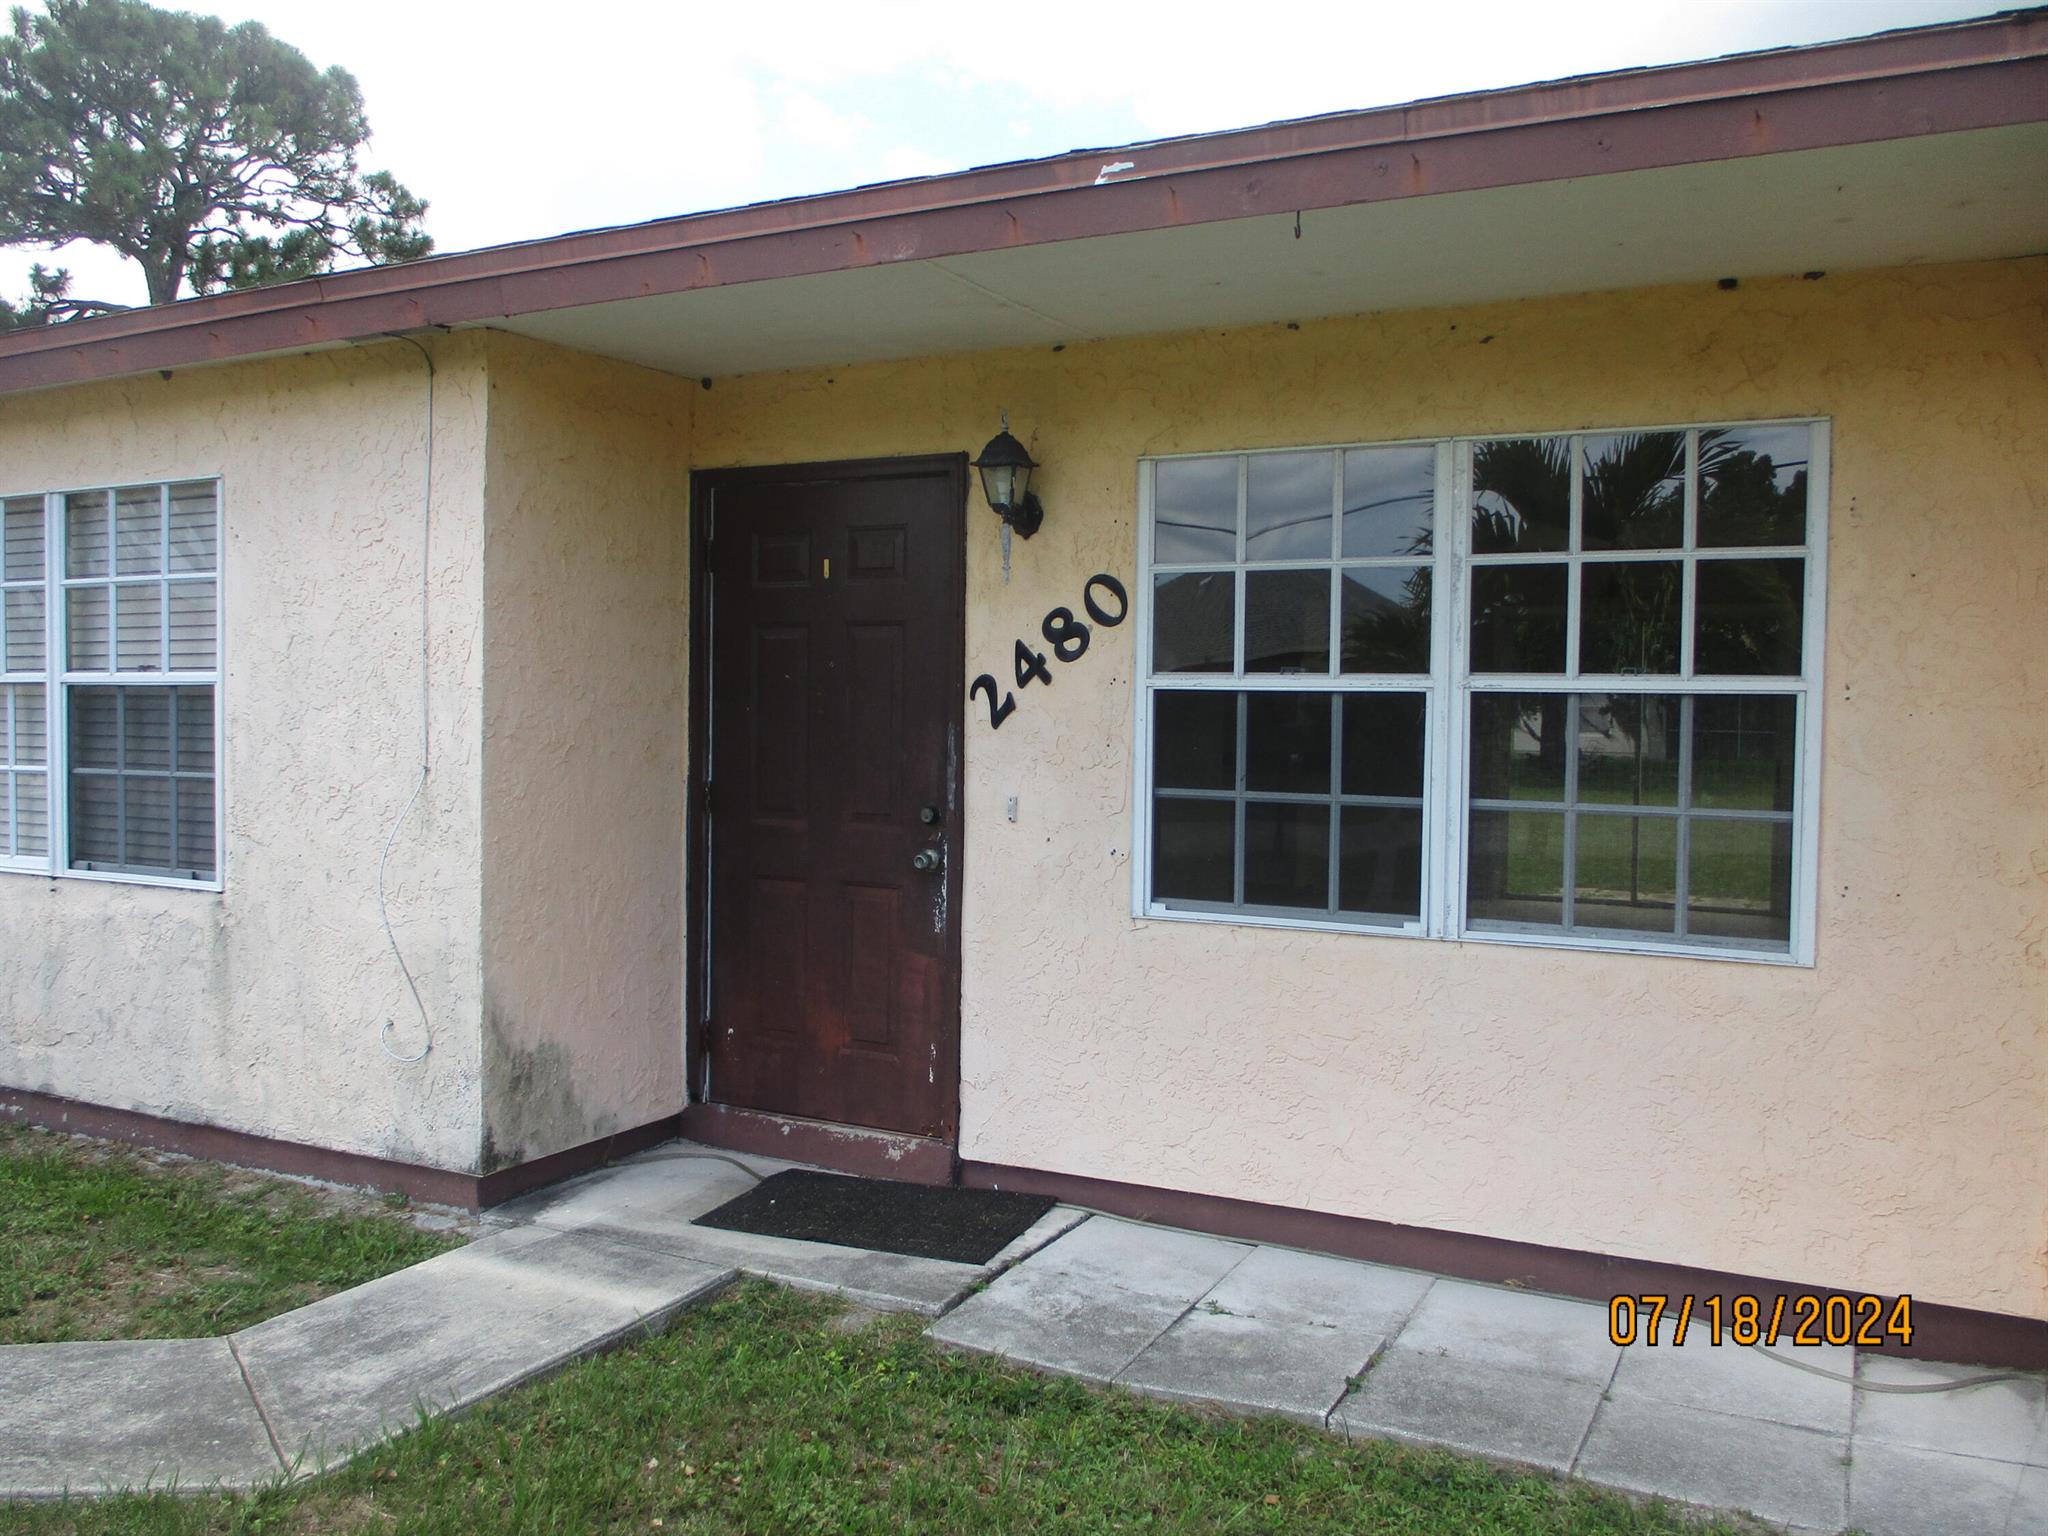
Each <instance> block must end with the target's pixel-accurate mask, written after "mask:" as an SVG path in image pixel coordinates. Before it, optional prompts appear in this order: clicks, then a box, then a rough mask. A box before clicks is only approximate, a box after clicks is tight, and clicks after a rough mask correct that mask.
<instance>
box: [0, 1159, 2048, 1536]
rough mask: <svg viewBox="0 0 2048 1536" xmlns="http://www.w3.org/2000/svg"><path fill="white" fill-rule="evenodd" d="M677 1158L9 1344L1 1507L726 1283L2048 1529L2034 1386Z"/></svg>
mask: <svg viewBox="0 0 2048 1536" xmlns="http://www.w3.org/2000/svg"><path fill="white" fill-rule="evenodd" d="M691 1150H694V1149H689V1148H685V1147H673V1148H668V1149H662V1150H658V1151H656V1152H654V1153H651V1154H648V1155H647V1156H646V1157H643V1158H641V1159H638V1160H635V1161H633V1162H630V1163H627V1164H624V1165H621V1166H619V1167H617V1168H613V1169H609V1170H606V1171H605V1172H602V1173H599V1174H594V1175H592V1176H590V1177H588V1178H586V1179H582V1180H578V1181H575V1182H574V1183H571V1184H569V1185H566V1186H563V1187H562V1188H560V1189H558V1190H552V1191H546V1192H544V1193H542V1194H540V1195H536V1196H533V1197H531V1198H529V1199H527V1200H525V1201H522V1202H519V1203H517V1204H516V1205H513V1206H509V1207H504V1208H501V1209H500V1210H498V1211H496V1212H494V1213H492V1215H491V1216H490V1217H488V1218H487V1219H486V1222H485V1229H484V1232H483V1235H481V1236H480V1237H479V1239H478V1240H477V1241H476V1242H474V1243H472V1244H471V1245H470V1246H469V1247H467V1248H464V1249H461V1250H459V1251H457V1252H454V1253H449V1254H445V1255H443V1256H441V1257H439V1258H436V1259H432V1260H429V1261H428V1262H426V1263H424V1264H421V1265H417V1266H415V1267H414V1268H412V1269H409V1270H404V1271H401V1272H400V1273H398V1274H395V1275H390V1276H387V1277H385V1278H384V1279H382V1280H377V1281H373V1282H371V1283H370V1284H368V1285H365V1286H361V1287H359V1288H357V1289H356V1290H353V1291H349V1292H346V1293H344V1294H342V1295H339V1296H334V1297H330V1298H328V1299H327V1300H325V1301H322V1302H317V1303H315V1304H314V1305H312V1306H310V1307H305V1308H301V1309H300V1310H299V1311H296V1312H291V1313H287V1314H285V1315H284V1316H281V1317H277V1318H273V1319H271V1320H270V1321H268V1322H266V1323H261V1324H258V1325H257V1326H256V1327H254V1328H249V1329H246V1330H244V1331H243V1332H241V1333H238V1334H235V1335H233V1336H231V1337H229V1338H227V1339H205V1340H191V1341H176V1342H148V1343H135V1344H50V1345H19V1346H14V1347H11V1348H5V1349H0V1495H12V1496H14V1497H35V1496H49V1495H53V1494H57V1493H60V1492H62V1491H64V1490H66V1489H67V1488H68V1489H70V1490H73V1491H91V1490H100V1489H106V1488H117V1487H136V1486H143V1485H151V1486H158V1487H161V1486H164V1485H165V1484H167V1483H172V1482H175V1484H176V1485H177V1486H180V1487H184V1488H196V1487H200V1486H209V1485H211V1486H220V1487H228V1488H248V1487H253V1486H257V1485H259V1484H263V1483H268V1482H272V1481H275V1480H277V1479H279V1478H281V1477H285V1476H290V1475H306V1474H308V1473H311V1472H315V1471H318V1470H320V1469H322V1468H323V1467H326V1466H331V1465H333V1464H335V1463H336V1462H338V1461H340V1460H342V1459H345V1458H346V1457H347V1456H348V1455H350V1454H353V1453H354V1452H355V1451H358V1450H360V1449H363V1448H365V1447H367V1446H369V1445H373V1444H375V1443H376V1442H378V1441H379V1440H381V1439H383V1438H385V1437H387V1436H388V1435H390V1434H394V1433H398V1432H400V1431H402V1430H404V1429H405V1428H407V1427H409V1426H410V1425H411V1424H413V1423H415V1422H417V1420H418V1418H419V1416H420V1414H421V1413H422V1412H445V1411H452V1410H456V1409H460V1408H463V1407H466V1406H468V1405H469V1404H472V1403H475V1402H477V1401H479V1400H481V1399H482V1398H485V1397H488V1396H490V1395H492V1394H493V1393H496V1392H500V1391H503V1390H504V1389H505V1388H507V1387H509V1386H512V1385H514V1384H516V1383H518V1382H520V1381H525V1380H529V1379H531V1378H533V1377H535V1376H538V1375H542V1374H545V1373H546V1372H548V1371H550V1370H553V1369H556V1368H558V1367H560V1366H561V1365H563V1364H565V1363H567V1362H569V1361H571V1360H574V1359H577V1358H579V1357H581V1356H584V1355H587V1354H591V1353H593V1352H595V1351H598V1350H601V1349H604V1348H607V1347H609V1346H612V1345H614V1344H617V1343H619V1342H622V1341H624V1340H628V1339H631V1338H633V1337H637V1336H639V1335H641V1334H643V1333H646V1332H651V1331H654V1330H658V1329H659V1328H661V1327H663V1326H665V1325H666V1323H667V1322H668V1321H669V1319H670V1318H672V1317H673V1316H674V1315H675V1314H676V1313H677V1312H678V1311H680V1310H681V1309H682V1308H684V1307H687V1306H690V1305H692V1304H693V1303H695V1302H698V1301H701V1300H703V1299H705V1298H706V1297H708V1296H711V1295H713V1294H715V1293H716V1292H717V1291H718V1290H719V1289H720V1288H721V1287H723V1286H724V1285H726V1284H727V1283H728V1282H729V1281H731V1279H732V1278H733V1277H734V1276H735V1275H736V1274H741V1273H745V1274H754V1275H761V1276H764V1277H766V1278H769V1279H773V1280H779V1281H783V1282H785V1283H787V1284H791V1285H796V1286H802V1287H806V1288H811V1289H819V1290H826V1291H831V1292H834V1293H836V1294H839V1295H843V1296H846V1297H848V1298H849V1299H851V1300H854V1301H858V1302H861V1303H863V1304H865V1305H868V1306H871V1307H877V1308H882V1309H886V1310H895V1311H913V1312H918V1313H921V1314H923V1315H926V1316H930V1317H933V1318H935V1319H937V1321H936V1322H935V1323H934V1325H933V1326H932V1328H931V1330H930V1331H931V1335H932V1337H933V1338H935V1339H936V1340H938V1341H939V1342H941V1343H943V1344H945V1345H948V1346H950V1347H954V1348H961V1349H969V1350H976V1351H981V1352H985V1353H989V1354H994V1355H999V1356H1002V1357H1004V1358H1006V1359H1010V1360H1014V1361H1017V1362H1019V1363H1021V1364H1025V1365H1029V1366H1032V1367H1034V1368H1037V1369H1040V1370H1046V1371H1052V1372H1058V1373H1062V1374H1068V1375H1074V1376H1079V1377H1082V1378H1084V1379H1086V1380H1090V1381H1094V1382H1099V1383H1105V1384H1108V1383H1113V1384H1116V1385H1119V1386H1122V1387H1126V1388H1129V1389H1131V1390H1134V1391H1138V1392H1143V1393H1147V1394H1150V1395H1153V1396H1158V1397H1162V1398H1169V1399H1173V1400H1177V1401H1184V1402H1192V1403H1204V1404H1213V1405H1220V1406H1222V1407H1224V1408H1227V1409H1230V1410H1233V1411H1237V1412H1244V1413H1272V1414H1282V1415H1285V1416H1288V1417H1290V1418H1293V1419H1296V1420H1299V1421H1301V1422H1303V1423H1307V1424H1312V1425H1315V1426H1318V1427H1322V1428H1326V1429H1328V1430H1330V1431H1333V1432H1335V1433H1339V1434H1344V1435H1349V1436H1352V1437H1354V1438H1367V1437H1391V1438H1395V1439H1401V1440H1407V1441H1412V1442H1416V1443H1419V1444H1428V1445H1441V1446H1447V1447H1451V1448H1453V1449H1457V1450H1461V1451H1468V1452H1472V1453H1476V1454H1479V1455H1482V1456H1487V1457H1492V1458H1495V1459H1497V1460H1502V1461H1507V1462H1513V1463H1518V1464H1522V1465H1526V1466H1533V1467H1537V1468H1540V1469H1544V1470H1548V1471H1551V1472H1555V1473H1559V1474H1566V1475H1571V1476H1575V1477H1579V1478H1583V1479H1585V1480H1587V1481H1589V1482H1593V1483H1599V1484H1602V1485H1605V1486H1608V1487H1612V1488H1618V1489H1622V1490H1625V1491H1628V1492H1632V1493H1646V1494H1657V1495H1661V1496H1663V1497H1665V1498H1670V1499H1675V1500H1679V1501H1682V1502H1685V1503H1689V1504H1699V1505H1707V1506H1713V1507H1718V1508H1728V1509H1740V1510H1746V1511H1749V1512H1751V1513H1753V1514H1755V1515H1758V1516H1760V1517H1762V1518H1764V1519H1766V1520H1770V1521H1773V1522H1777V1523H1780V1524H1784V1525H1786V1526H1788V1527H1790V1528H1793V1529H1796V1530H1802V1531H1825V1532H1835V1531H1839V1530H1841V1529H1842V1528H1843V1527H1844V1526H1845V1525H1853V1526H1855V1527H1857V1528H1859V1529H1861V1530H1864V1531H1867V1532H1869V1533H1870V1536H1933V1533H1939V1536H1978V1533H1984V1536H2021V1533H2032V1532H2042V1531H2048V1381H2044V1380H2043V1379H2041V1378H2030V1379H2028V1380H2025V1381H2020V1382H2005V1383H2000V1384H1997V1385H1991V1386H1978V1387H1971V1388H1968V1389H1966V1390H1963V1391H1960V1392H1954V1393H1938V1394H1927V1395H1893V1394H1887V1393H1882V1392H1879V1391H1875V1390H1870V1388H1874V1387H1876V1386H1880V1385H1884V1384H1902V1385H1918V1384H1926V1383H1930V1382H1936V1381H1942V1380H1954V1379H1957V1378H1959V1377H1962V1376H1967V1375H1975V1374H1980V1373H1978V1372H1975V1371H1968V1370H1962V1369H1960V1368H1955V1367H1949V1366H1941V1365H1932V1364H1926V1363H1920V1362H1908V1361H1898V1360H1892V1359H1886V1358H1883V1357H1878V1356H1860V1355H1859V1354H1858V1353H1857V1352H1856V1351H1853V1350H1849V1349H1822V1350H1817V1351H1814V1350H1801V1351H1799V1352H1798V1358H1799V1359H1801V1360H1804V1361H1807V1362H1809V1363H1812V1364H1817V1365H1820V1366H1822V1367H1823V1368H1825V1369H1829V1370H1833V1371H1835V1372H1837V1373H1838V1374H1840V1375H1843V1376H1847V1377H1852V1378H1853V1379H1854V1380H1855V1382H1856V1383H1857V1385H1855V1386H1852V1385H1850V1383H1849V1382H1847V1381H1843V1382H1834V1381H1828V1380H1824V1379H1822V1378H1821V1377H1818V1376H1814V1375H1811V1374H1808V1373H1806V1372H1802V1371H1798V1370H1795V1369H1792V1368H1791V1367H1789V1366H1786V1365H1784V1364H1782V1363H1780V1362H1778V1361H1776V1360H1773V1359H1770V1358H1768V1357H1766V1356H1765V1355H1763V1354H1761V1353H1760V1352H1758V1351H1755V1350H1745V1349H1737V1348H1734V1347H1732V1346H1729V1347H1723V1348H1720V1349H1715V1348H1712V1347H1710V1346H1704V1345H1701V1344H1698V1343H1690V1344H1688V1345H1686V1346H1684V1347H1683V1348H1672V1347H1670V1346H1669V1345H1668V1344H1667V1345H1665V1346H1663V1347H1660V1348H1658V1349H1655V1350H1652V1349H1647V1348H1645V1347H1643V1346H1640V1345H1638V1346H1635V1347H1632V1348H1630V1349H1627V1350H1623V1349H1620V1348H1617V1347H1616V1346H1614V1345H1613V1344H1611V1343H1609V1342H1608V1338H1607V1315H1606V1309H1605V1308H1604V1307H1599V1306H1593V1305H1589V1304H1587V1303H1584V1302H1577V1301H1567V1300H1562V1299H1559V1298H1556V1297H1550V1296H1539V1295H1533V1294H1529V1293H1526V1292H1521V1291H1515V1290H1508V1289H1503V1288H1499V1287H1493V1286H1482V1285H1471V1284H1467V1283H1465V1282H1462V1281H1456V1280H1448V1279H1442V1278H1439V1277H1435V1276H1431V1275H1426V1274H1418V1273H1415V1272H1412V1271H1408V1270H1398V1269H1389V1268H1384V1267H1381V1266H1378V1265H1371V1264H1358V1263H1352V1262H1348V1261H1344V1260H1338V1259H1330V1258H1325V1257H1321V1256H1318V1255H1312V1254H1303V1253H1297V1252H1294V1251H1292V1250H1287V1249H1279V1248H1271V1247H1263V1246H1259V1245H1255V1244H1246V1243H1236V1242H1227V1241H1224V1240H1222V1239H1218V1238H1212V1237H1204V1236H1200V1235H1197V1234H1193V1233H1187V1232H1176V1231H1171V1230H1168V1229H1164V1228H1158V1227H1148V1226H1142V1225H1138V1224H1134V1223H1130V1222H1124V1221H1119V1220H1115V1219H1113V1218H1109V1217H1102V1216H1088V1215H1087V1214H1086V1213H1083V1212H1079V1211H1073V1210H1067V1209H1064V1208H1062V1209H1057V1210H1054V1211H1052V1212H1050V1213H1049V1214H1048V1215H1047V1216H1046V1217H1045V1218H1044V1219H1043V1220H1042V1221H1040V1222H1039V1223H1038V1224H1037V1226H1035V1227H1034V1228H1033V1229H1032V1230H1031V1231H1030V1232H1028V1233H1027V1234H1025V1236H1024V1237H1022V1238H1020V1239H1019V1240H1018V1241H1017V1242H1016V1243H1014V1244H1012V1245H1011V1247H1010V1248H1009V1249H1008V1250H1006V1251H1005V1252H1004V1253H1002V1254H1000V1255H998V1256H997V1258H996V1260H995V1261H994V1262H993V1263H992V1264H989V1265H986V1266H975V1265H965V1264H948V1263H943V1262H940V1261H937V1260H932V1259H914V1258H906V1257H901V1256H898V1255H892V1254H880V1253H866V1252H861V1251H859V1250H854V1249H847V1248H838V1247H833V1246H830V1245H826V1244H817V1243H801V1242H790V1241H785V1240H782V1239H777V1238H761V1237H753V1236H749V1235H746V1234H742V1233H735V1232H723V1231H715V1230H712V1229H709V1228H701V1227H695V1226H692V1225H691V1224H690V1223H691V1221H692V1218H694V1217H696V1216H698V1215H701V1214H703V1213H704V1212H705V1211H707V1210H709V1209H711V1208H712V1207H713V1206H716V1205H719V1204H721V1203H723V1202H724V1201H726V1200H728V1199H730V1198H732V1197H733V1196H734V1195H736V1194H739V1193H741V1192H742V1191H743V1190H744V1189H746V1188H747V1187H748V1185H749V1183H750V1180H749V1179H748V1178H747V1177H746V1175H744V1174H742V1173H740V1172H739V1171H738V1170H737V1169H734V1168H732V1167H730V1166H728V1165H726V1164H724V1163H721V1162H716V1161H699V1160H683V1159H679V1158H677V1157H676V1156H675V1155H674V1154H676V1153H678V1152H686V1151H691ZM744 1161H746V1162H747V1163H748V1164H750V1165H751V1166H753V1167H755V1168H758V1169H760V1170H761V1171H763V1172H768V1171H772V1170H773V1169H774V1168H776V1167H779V1166H786V1165H782V1164H776V1163H773V1162H771V1161H769V1160H767V1159H761V1158H747V1159H744ZM991 1277H993V1279H992V1283H991ZM1788 1353H1789V1352H1788Z"/></svg>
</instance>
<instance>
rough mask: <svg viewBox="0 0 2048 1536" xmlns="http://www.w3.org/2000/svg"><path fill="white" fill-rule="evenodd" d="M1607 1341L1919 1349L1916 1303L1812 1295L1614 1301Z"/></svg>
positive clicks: (1653, 1344)
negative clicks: (1914, 1346) (1915, 1346)
mask: <svg viewBox="0 0 2048 1536" xmlns="http://www.w3.org/2000/svg"><path fill="white" fill-rule="evenodd" d="M1607 1337H1608V1338H1609V1340H1611V1341H1612V1342H1613V1343H1616V1344H1620V1345H1623V1346H1627V1345H1631V1344H1642V1345H1645V1346H1648V1347H1651V1348H1655V1347H1656V1346H1657V1345H1659V1344H1664V1345H1682V1344H1685V1343H1687V1342H1688V1341H1692V1342H1697V1343H1705V1344H1710V1345H1722V1344H1735V1345H1749V1344H1763V1345H1773V1344H1790V1345H1794V1346H1800V1345H1808V1346H1818V1345H1822V1344H1855V1345H1860V1346H1862V1347H1864V1348H1875V1347H1878V1346H1880V1345H1885V1344H1911V1343H1912V1342H1913V1298H1912V1297H1911V1296H1872V1295H1868V1294H1866V1295H1861V1296H1850V1295H1842V1294H1834V1295H1826V1296H1821V1295H1815V1294H1812V1293H1810V1292H1809V1293H1804V1294H1793V1295H1780V1296H1745V1295H1736V1296H1718V1295H1706V1296H1692V1295H1670V1296H1659V1295H1654V1294H1649V1295H1638V1296H1614V1297H1610V1298H1609V1299H1608V1303H1607Z"/></svg>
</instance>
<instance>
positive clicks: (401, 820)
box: [377, 334, 434, 1065]
mask: <svg viewBox="0 0 2048 1536" xmlns="http://www.w3.org/2000/svg"><path fill="white" fill-rule="evenodd" d="M391 339H392V340H393V341H402V342H404V343H406V345H408V346H411V347H416V348H418V350H419V354H420V356H421V357H422V358H424V359H426V364H427V472H426V490H425V499H424V500H423V501H422V503H421V505H420V768H419V775H418V777H416V778H415V779H414V780H413V785H412V793H411V794H410V795H408V796H407V797H406V801H405V808H404V809H403V810H401V811H400V812H399V813H398V817H397V819H396V820H394V821H393V822H392V823H391V830H390V831H389V832H388V833H386V834H385V837H384V851H383V853H381V854H380V855H378V858H377V921H378V922H380V923H382V924H383V925H384V942H385V943H387V944H389V945H390V946H391V958H392V959H394V960H396V961H397V962H398V973H399V974H400V975H401V976H403V977H404V978H405V989H406V991H408V992H410V993H411V994H412V1005H413V1008H414V1009H415V1010H416V1011H417V1012H418V1013H419V1016H420V1048H419V1050H418V1051H416V1052H414V1053H413V1054H412V1055H410V1056H408V1055H406V1054H405V1053H403V1052H401V1051H397V1050H394V1049H392V1046H391V1034H392V1031H393V1030H394V1029H396V1028H397V1027H398V1021H397V1020H395V1019H393V1018H391V1017H389V1016H388V1015H387V1016H386V1018H385V1020H384V1023H383V1025H382V1027H381V1028H379V1029H378V1031H377V1044H378V1045H380V1046H382V1047H383V1049H384V1054H385V1055H386V1056H389V1057H390V1058H391V1059H392V1060H393V1061H399V1062H405V1063H407V1064H408V1065H409V1064H411V1063H413V1062H418V1061H425V1060H426V1059H427V1053H428V1052H429V1051H431V1050H433V1048H434V1026H433V1024H432V1022H431V1021H430V1020H429V1019H428V1018H427V1005H426V1003H425V1002H424V1001H422V1000H421V998H420V987H419V983H418V982H417V981H415V980H414V979H413V974H412V967H411V966H410V965H408V964H406V960H405V951H404V950H402V949H401V948H399V945H398V935H397V934H396V933H394V932H392V929H391V909H390V906H389V904H388V903H387V901H386V899H385V892H384V871H385V868H386V866H387V865H389V864H390V862H391V848H392V845H393V844H394V843H396V842H397V841H398V830H399V828H401V827H403V826H404V825H405V821H406V818H407V817H408V816H410V815H411V814H412V808H413V807H414V806H415V805H417V804H419V799H420V795H421V793H422V792H423V791H425V789H426V787H427V775H428V773H429V772H430V771H431V769H432V767H433V744H432V739H431V737H430V736H429V734H428V729H427V726H428V713H427V682H428V673H427V633H428V631H427V615H428V607H427V598H428V594H429V592H430V590H431V584H430V581H431V578H430V572H431V566H430V563H429V556H430V555H431V554H432V553H433V529H434V357H433V354H432V353H431V352H429V351H428V350H427V349H426V348H425V347H424V346H422V345H421V344H420V343H419V342H418V341H416V340H415V339H414V338H412V337H410V336H399V335H396V334H394V335H393V336H392V338H391Z"/></svg>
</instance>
